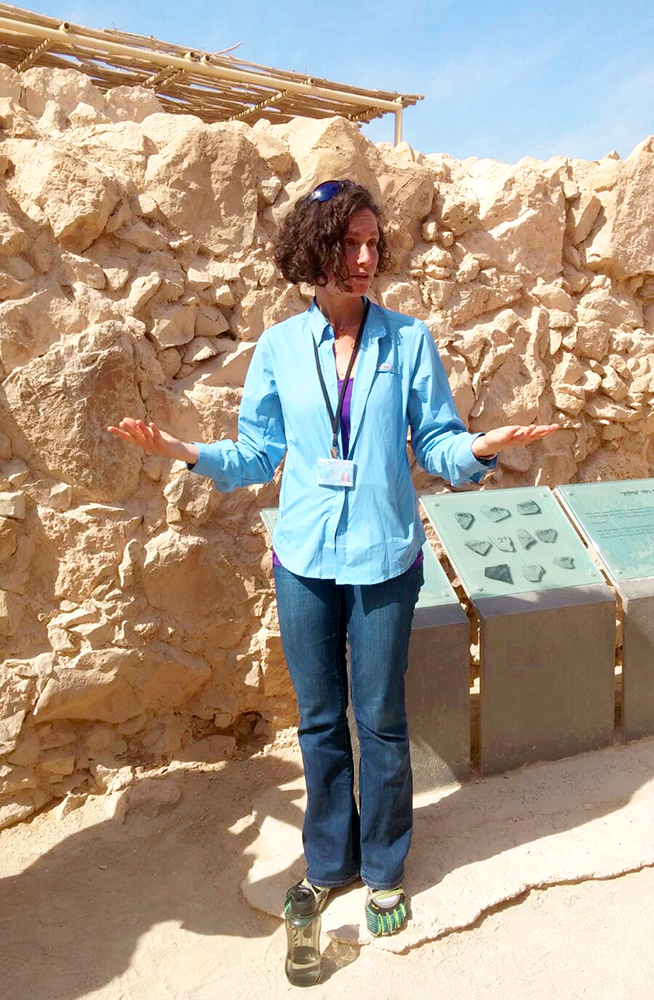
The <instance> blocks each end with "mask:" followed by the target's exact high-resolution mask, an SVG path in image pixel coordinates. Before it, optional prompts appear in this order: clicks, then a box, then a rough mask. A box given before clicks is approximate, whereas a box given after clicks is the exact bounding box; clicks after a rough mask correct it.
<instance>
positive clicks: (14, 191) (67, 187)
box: [7, 71, 119, 253]
mask: <svg viewBox="0 0 654 1000" xmlns="http://www.w3.org/2000/svg"><path fill="white" fill-rule="evenodd" d="M28 72H29V71H28ZM7 153H8V155H9V156H10V158H11V160H12V162H13V164H14V167H15V173H14V176H13V177H12V178H11V180H10V181H9V182H8V184H7V191H8V193H9V194H10V195H12V197H14V198H15V199H16V201H17V202H18V204H19V205H20V206H21V207H22V208H24V210H25V211H26V212H28V214H29V211H30V209H32V211H33V207H36V208H37V209H40V211H41V213H42V215H43V218H44V219H45V220H47V222H48V223H49V225H50V226H51V227H52V232H53V233H54V236H55V238H56V239H57V240H58V242H59V243H60V244H61V245H62V246H63V247H65V248H66V249H68V250H72V251H73V252H74V253H81V252H82V251H83V250H86V249H87V248H88V247H90V246H91V244H92V243H93V242H94V240H96V239H97V238H98V236H99V235H100V233H101V232H102V230H103V229H104V227H105V225H106V223H107V220H108V219H109V216H110V215H111V213H112V211H113V210H114V208H115V206H116V203H117V202H118V198H119V188H118V185H117V183H116V181H114V180H113V179H112V178H111V177H108V176H107V175H106V174H104V173H103V172H102V171H100V170H99V169H98V168H97V167H95V166H93V165H92V164H91V163H88V162H84V161H83V160H81V161H80V160H79V159H78V158H77V157H76V156H74V155H73V154H72V153H69V152H67V151H65V150H64V149H62V148H60V147H59V146H58V145H56V144H54V143H46V142H39V143H38V148H37V143H36V142H29V141H28V140H21V141H19V140H16V139H14V140H10V148H9V149H7Z"/></svg>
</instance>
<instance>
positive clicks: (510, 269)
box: [0, 66, 654, 826]
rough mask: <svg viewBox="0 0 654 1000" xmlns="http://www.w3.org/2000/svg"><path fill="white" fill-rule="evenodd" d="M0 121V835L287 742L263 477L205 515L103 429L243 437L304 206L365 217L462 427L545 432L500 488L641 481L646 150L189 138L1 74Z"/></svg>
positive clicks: (342, 135) (206, 488) (392, 295)
mask: <svg viewBox="0 0 654 1000" xmlns="http://www.w3.org/2000/svg"><path fill="white" fill-rule="evenodd" d="M0 95H1V97H0V119H1V125H2V129H3V132H2V145H1V147H0V176H1V178H2V183H1V186H0V636H1V638H0V642H2V645H3V659H4V663H3V665H2V666H1V667H0V826H2V825H7V824H8V823H11V822H15V821H17V820H19V819H21V818H23V817H26V816H28V815H30V814H31V813H32V812H33V811H34V810H35V809H38V808H40V807H41V806H43V805H44V804H45V803H47V802H48V801H50V800H51V799H52V798H53V797H59V798H65V797H66V796H68V797H69V801H72V799H75V797H76V798H77V800H79V799H80V796H81V795H83V794H84V793H85V791H88V790H89V789H95V790H105V789H107V788H110V787H112V785H111V783H112V781H113V782H114V783H115V781H116V780H117V779H116V774H119V775H120V774H123V776H124V774H125V773H127V774H128V775H129V774H130V773H131V771H130V770H129V769H131V768H134V767H136V766H139V765H153V764H155V765H156V764H158V763H160V762H162V761H165V760H167V759H170V758H171V757H173V756H175V755H179V754H184V753H186V754H187V755H189V754H190V758H191V759H201V755H202V754H208V755H210V756H214V757H215V756H216V755H220V754H224V753H229V752H231V751H232V750H233V749H234V748H235V747H236V746H237V743H238V742H240V741H241V740H244V739H246V740H247V739H248V738H254V739H259V740H264V739H270V738H273V737H274V735H275V734H276V733H278V732H279V731H280V730H283V729H284V727H288V726H289V725H291V724H292V723H293V722H294V720H295V713H294V702H293V697H292V691H291V688H290V684H289V681H288V680H287V677H286V673H285V668H284V663H283V658H282V654H281V648H280V643H279V638H278V636H277V633H276V631H275V612H274V604H273V596H272V591H271V586H270V580H271V575H270V555H269V552H268V548H267V544H266V539H265V536H264V533H263V527H262V524H261V521H260V518H259V510H260V508H261V507H262V506H267V505H275V504H276V499H277V490H278V481H276V482H275V483H273V484H269V485H266V486H261V487H252V488H250V489H248V490H245V491H240V492H237V493H234V494H230V495H220V494H218V493H217V492H216V491H215V490H213V488H212V487H211V485H210V483H209V482H208V481H205V480H202V479H200V478H199V477H197V476H194V475H193V474H192V473H189V472H187V471H186V470H185V468H183V467H181V466H180V465H179V464H171V463H169V462H166V461H162V460H160V459H159V458H156V457H147V456H145V455H144V454H142V453H140V452H139V451H138V450H137V449H134V448H131V447H130V446H128V445H126V444H124V443H123V442H121V441H120V440H118V439H117V438H114V437H112V436H111V435H109V434H107V433H106V431H105V427H106V425H107V424H109V423H116V422H117V421H118V420H119V419H120V418H121V417H122V416H124V415H133V416H136V417H141V418H144V419H148V420H155V421H156V422H157V423H159V424H160V425H161V426H162V427H163V428H165V429H167V430H169V431H171V432H173V433H175V434H177V435H179V436H181V437H184V438H186V439H194V438H195V439H197V438H200V439H205V440H211V439H216V438H221V437H224V436H228V435H233V434H234V431H235V428H236V415H237V410H238V404H239V398H240V389H241V386H242V384H243V378H244V374H245V372H246V369H247V366H248V362H249V358H250V355H251V352H252V349H253V347H254V344H255V342H256V339H257V337H258V336H259V334H260V333H261V331H262V329H264V327H265V326H266V325H269V324H271V323H273V322H276V321H277V320H279V319H282V318H284V317H286V316H288V315H289V314H290V313H293V312H295V311H298V310H301V309H303V308H305V307H306V305H307V303H308V301H309V298H310V289H307V288H301V289H296V288H292V287H289V286H287V285H286V283H285V282H284V281H283V280H282V279H281V278H280V276H279V275H278V274H277V272H276V270H275V268H274V266H273V263H272V241H273V240H274V237H275V233H276V230H277V227H278V224H279V221H280V219H281V218H282V217H283V214H284V213H285V212H286V211H287V209H288V206H289V205H290V204H292V203H293V201H294V200H295V198H296V197H297V196H298V195H300V194H301V193H304V192H306V191H307V190H308V189H310V188H311V187H312V186H313V185H314V184H315V183H318V182H319V181H320V180H324V179H326V178H329V177H333V176H350V177H353V178H355V179H357V180H359V181H361V182H362V183H364V184H366V185H367V186H368V187H370V189H371V190H372V191H373V193H374V195H375V196H376V197H377V198H378V199H379V201H380V202H381V203H382V204H383V206H384V208H385V211H386V214H387V218H388V230H389V235H390V244H391V249H392V252H393V257H394V261H395V266H394V270H393V272H392V273H391V274H388V275H385V276H384V277H383V278H381V279H379V280H377V282H376V285H375V289H374V292H375V296H376V297H377V299H378V300H379V301H381V302H383V303H384V304H385V305H386V306H388V307H390V308H392V309H398V310H400V311H403V312H407V313H411V314H413V315H415V316H418V317H420V318H422V319H424V320H425V321H426V322H427V324H428V325H429V327H430V328H431V330H432V331H433V333H434V336H435V338H436V340H437V342H438V344H439V347H440V349H441V353H442V356H443V360H444V362H445V365H446V368H447V371H448V374H449V376H450V379H451V383H452V386H453V389H454V392H455V396H456V400H457V403H458V406H459V409H460V412H461V414H462V416H463V417H464V418H465V419H466V420H468V421H469V422H470V426H471V428H472V429H474V430H477V429H484V428H488V427H491V426H494V425H498V424H504V423H523V422H530V421H535V420H537V421H544V422H550V421H552V420H555V419H558V420H561V422H562V423H563V425H564V430H562V431H561V432H560V433H559V434H557V435H556V436H554V437H552V438H548V439H547V440H546V441H544V442H542V443H541V444H539V445H537V446H535V447H534V448H531V449H529V450H525V451H517V452H514V453H509V454H508V455H506V456H505V457H503V458H502V460H501V463H500V469H499V472H498V474H497V476H496V478H495V480H494V483H493V485H496V486H519V485H523V484H524V485H526V484H532V483H546V484H556V483H564V482H568V481H570V480H575V481H576V480H582V481H584V480H597V479H605V478H626V477H638V476H649V475H650V474H651V464H652V459H653V458H654V450H653V449H652V446H651V444H650V441H651V438H650V437H649V435H650V434H651V433H652V432H654V418H653V417H652V415H651V410H650V400H651V395H652V389H653V388H654V386H653V381H654V368H653V360H652V347H653V346H654V230H653V228H652V219H653V218H654V140H653V139H648V140H646V141H645V142H644V143H642V144H641V145H640V146H639V147H638V148H637V149H636V150H634V152H633V153H632V154H631V156H629V157H628V158H627V159H626V160H625V161H621V160H620V159H619V157H618V156H617V154H615V153H609V154H608V155H607V156H606V157H605V158H604V159H603V160H601V161H599V162H592V163H588V162H583V161H579V160H569V159H564V158H556V159H553V160H550V161H548V162H547V163H543V162H538V161H536V160H533V159H529V158H525V159H523V160H521V161H520V162H519V163H518V164H516V165H510V166H509V165H506V164H502V163H498V162H495V161H490V160H475V159H471V160H466V161H463V162H459V161H456V160H454V159H452V158H451V157H449V156H446V155H440V154H439V155H429V156H424V155H422V154H420V153H416V152H414V151H413V150H412V149H411V148H410V147H409V146H408V145H406V144H402V145H400V146H399V147H397V148H393V147H392V146H391V145H389V144H386V143H379V144H377V145H373V144H371V143H370V142H368V141H367V140H366V139H365V138H364V137H363V136H362V135H361V133H360V132H359V130H358V128H357V127H356V126H355V125H353V124H351V123H348V122H345V121H342V120H340V119H335V118H334V119H327V120H324V121H314V120H304V119H298V120H295V121H293V122H292V123H290V124H289V125H285V126H275V127H272V126H270V125H269V124H268V123H266V122H263V121H262V122H258V123H257V124H256V125H255V126H254V127H253V128H251V127H250V126H248V125H246V124H243V123H239V124H233V125H223V124H218V125H210V126H209V125H205V124H203V123H202V122H201V121H200V120H199V119H197V118H195V117H192V116H188V115H179V116H175V115H170V114H165V113H163V112H162V110H161V108H160V106H159V105H158V102H157V100H156V98H155V97H154V96H153V95H152V94H151V93H149V92H148V91H145V90H141V89H139V88H135V89H130V88H118V89H116V90H113V91H110V92H109V94H107V95H102V94H101V93H100V92H99V91H98V90H96V89H95V88H94V87H93V85H92V84H91V82H90V81H89V80H88V79H87V78H86V77H84V76H81V75H79V74H77V73H75V72H74V71H72V70H71V71H67V70H66V71H63V70H59V71H57V70H45V69H38V68H36V69H31V70H29V71H27V72H26V73H24V74H23V75H22V77H18V76H17V75H16V74H15V73H14V72H13V71H12V70H10V69H8V68H7V67H2V66H0ZM416 484H417V486H418V487H419V488H420V489H430V490H432V491H433V490H435V489H439V488H443V487H442V484H440V483H439V482H437V481H434V480H431V479H430V478H429V477H428V476H426V475H425V474H424V473H422V472H420V471H418V470H417V471H416ZM117 769H120V770H119V771H118V770H117ZM126 769H127V770H126ZM120 780H127V779H125V778H124V777H123V779H120ZM71 797H72V799H71Z"/></svg>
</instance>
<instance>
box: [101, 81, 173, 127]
mask: <svg viewBox="0 0 654 1000" xmlns="http://www.w3.org/2000/svg"><path fill="white" fill-rule="evenodd" d="M162 111H163V108H162V106H161V103H160V101H159V100H158V99H157V97H156V96H155V94H153V93H152V91H151V90H148V89H147V88H146V87H139V86H135V87H112V88H111V89H110V90H108V91H107V93H106V94H105V104H104V112H105V114H106V115H108V116H109V117H110V118H113V119H115V120H116V121H124V120H127V121H131V122H142V121H144V120H145V119H146V118H147V117H148V116H149V115H156V114H160V113H161V112H162Z"/></svg>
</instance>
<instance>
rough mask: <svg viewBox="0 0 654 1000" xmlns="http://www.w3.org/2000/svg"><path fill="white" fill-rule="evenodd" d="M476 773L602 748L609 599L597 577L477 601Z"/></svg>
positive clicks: (608, 707) (610, 706)
mask: <svg viewBox="0 0 654 1000" xmlns="http://www.w3.org/2000/svg"><path fill="white" fill-rule="evenodd" d="M475 609H476V611H477V614H478V616H479V620H480V641H481V645H480V663H481V666H480V726H481V734H480V771H481V773H482V775H489V774H498V773H501V772H503V771H508V770H510V769H511V768H516V767H520V766H521V765H523V764H527V763H531V762H533V761H539V760H555V759H558V758H561V757H569V756H572V755H573V754H578V753H583V752H584V751H587V750H596V749H598V748H600V747H606V746H609V745H610V743H611V739H612V733H613V720H614V687H615V684H614V663H615V660H614V650H615V600H614V597H613V594H612V593H611V591H610V590H609V588H608V587H606V586H605V585H603V584H596V585H589V586H583V587H571V588H566V589H559V590H549V591H539V592H537V593H528V594H519V595H515V596H511V597H510V596H506V597H488V598H478V599H477V600H476V601H475Z"/></svg>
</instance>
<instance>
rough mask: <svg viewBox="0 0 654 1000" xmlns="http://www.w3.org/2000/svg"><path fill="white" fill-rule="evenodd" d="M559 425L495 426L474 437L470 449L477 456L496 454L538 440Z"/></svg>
mask: <svg viewBox="0 0 654 1000" xmlns="http://www.w3.org/2000/svg"><path fill="white" fill-rule="evenodd" d="M559 426H560V425H559V424H530V425H529V426H526V427H525V426H521V425H519V424H518V425H516V426H513V427H496V428H495V429H494V430H492V431H486V433H485V434H484V435H483V437H478V438H476V439H475V441H474V442H473V445H472V450H473V453H474V454H475V455H476V457H477V458H485V457H488V456H490V455H497V454H498V452H500V451H506V449H507V448H520V447H522V446H523V445H526V444H532V443H533V442H534V441H540V440H541V438H544V437H547V436H548V434H553V433H554V431H558V430H559Z"/></svg>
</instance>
